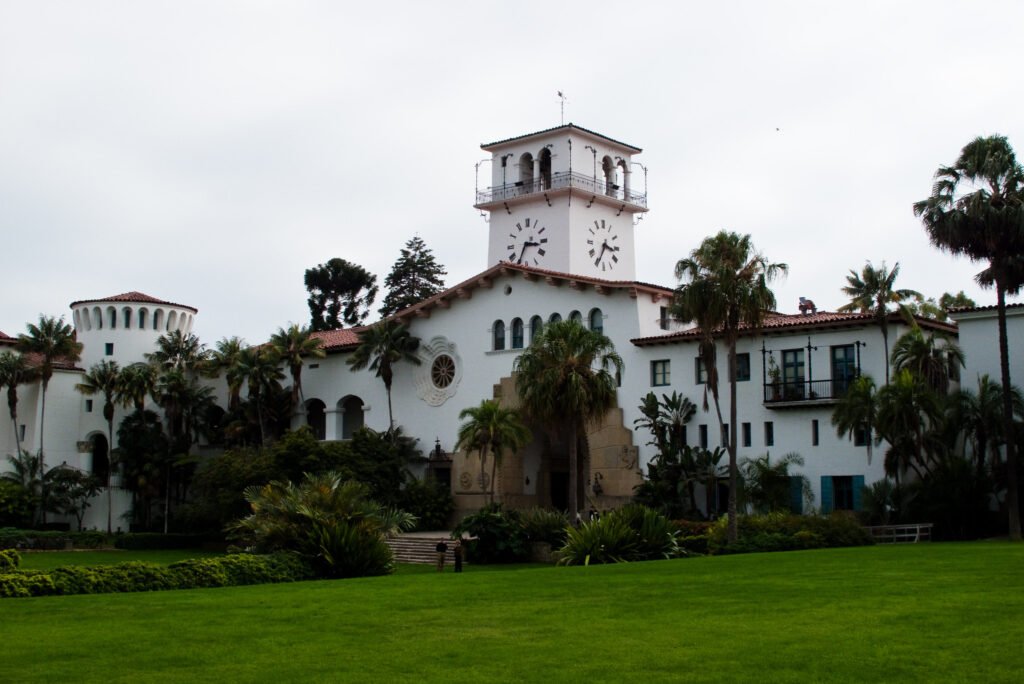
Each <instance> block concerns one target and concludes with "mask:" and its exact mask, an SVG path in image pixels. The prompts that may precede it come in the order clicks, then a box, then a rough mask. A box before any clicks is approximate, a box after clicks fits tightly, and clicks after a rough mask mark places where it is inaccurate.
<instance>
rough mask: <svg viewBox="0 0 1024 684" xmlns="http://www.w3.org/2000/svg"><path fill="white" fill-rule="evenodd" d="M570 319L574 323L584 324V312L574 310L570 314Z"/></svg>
mask: <svg viewBox="0 0 1024 684" xmlns="http://www.w3.org/2000/svg"><path fill="white" fill-rule="evenodd" d="M569 320H570V321H572V322H573V323H579V324H580V325H583V314H581V313H580V312H579V311H573V312H572V313H571V314H569Z"/></svg>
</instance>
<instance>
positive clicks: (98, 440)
mask: <svg viewBox="0 0 1024 684" xmlns="http://www.w3.org/2000/svg"><path fill="white" fill-rule="evenodd" d="M91 441H92V466H91V467H90V468H89V470H90V472H91V473H92V476H93V477H95V478H96V479H97V480H99V481H100V484H102V485H103V486H104V487H105V486H106V485H107V478H108V477H109V476H110V456H109V454H108V453H107V452H108V447H107V438H106V437H105V436H104V435H100V434H96V435H93V436H92V439H91Z"/></svg>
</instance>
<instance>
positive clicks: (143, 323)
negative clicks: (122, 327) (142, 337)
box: [139, 307, 149, 330]
mask: <svg viewBox="0 0 1024 684" xmlns="http://www.w3.org/2000/svg"><path fill="white" fill-rule="evenodd" d="M148 313H149V312H148V311H147V310H146V309H145V307H143V308H141V309H139V329H140V330H145V329H146V314H148Z"/></svg>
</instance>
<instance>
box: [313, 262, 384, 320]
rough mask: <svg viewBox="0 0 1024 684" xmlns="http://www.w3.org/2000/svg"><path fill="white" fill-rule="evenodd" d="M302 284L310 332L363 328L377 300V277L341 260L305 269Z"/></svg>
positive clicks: (358, 266) (360, 267) (356, 265)
mask: <svg viewBox="0 0 1024 684" xmlns="http://www.w3.org/2000/svg"><path fill="white" fill-rule="evenodd" d="M305 282H306V290H307V291H308V292H309V299H308V300H307V303H308V304H309V316H310V323H309V325H310V327H311V328H312V329H313V330H335V329H337V328H340V327H342V324H343V323H344V324H345V325H362V324H363V322H364V321H365V320H366V317H367V316H368V315H369V313H370V307H371V306H373V301H374V300H375V299H376V298H377V276H375V275H373V274H372V273H370V272H369V271H367V270H366V269H365V268H363V267H362V266H360V265H358V264H353V263H351V262H348V261H345V260H344V259H337V258H335V259H331V260H330V261H328V262H327V263H324V264H320V265H319V266H315V267H313V268H310V269H307V270H306V278H305Z"/></svg>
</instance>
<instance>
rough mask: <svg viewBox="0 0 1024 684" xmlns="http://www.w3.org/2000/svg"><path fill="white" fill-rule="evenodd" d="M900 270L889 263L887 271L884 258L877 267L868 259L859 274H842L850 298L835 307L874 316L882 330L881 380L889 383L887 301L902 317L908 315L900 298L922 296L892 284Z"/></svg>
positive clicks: (852, 272) (918, 297) (852, 271)
mask: <svg viewBox="0 0 1024 684" xmlns="http://www.w3.org/2000/svg"><path fill="white" fill-rule="evenodd" d="M899 274H900V264H899V262H896V265H895V266H893V267H892V270H891V271H890V270H889V269H888V268H887V267H886V265H885V262H884V261H883V262H882V265H881V266H880V267H879V268H875V267H874V266H872V265H871V262H870V261H869V262H867V263H866V264H864V268H862V269H861V271H860V275H857V272H856V271H854V270H851V271H850V275H848V276H846V282H847V285H846V286H845V287H843V294H845V295H846V296H848V297H849V298H850V303H849V304H844V305H843V306H841V307H839V311H845V312H848V311H857V312H859V313H869V314H872V315H873V316H874V317H875V321H876V322H877V323H878V327H879V329H880V330H881V331H882V345H883V347H884V348H885V384H887V385H888V384H889V313H890V311H889V305H890V304H895V305H896V310H897V311H900V312H901V313H902V314H903V315H904V317H906V318H910V316H911V314H910V311H909V309H907V306H906V305H905V304H903V302H905V301H907V300H909V299H922V297H921V293H920V292H917V291H916V290H905V289H896V288H895V287H893V285H894V283H895V282H896V276H898V275H899Z"/></svg>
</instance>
